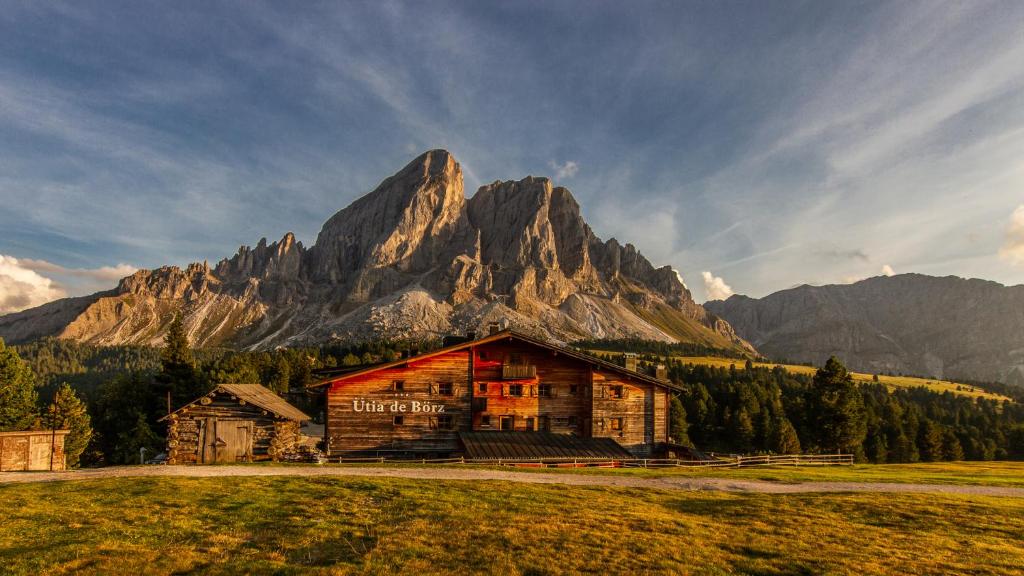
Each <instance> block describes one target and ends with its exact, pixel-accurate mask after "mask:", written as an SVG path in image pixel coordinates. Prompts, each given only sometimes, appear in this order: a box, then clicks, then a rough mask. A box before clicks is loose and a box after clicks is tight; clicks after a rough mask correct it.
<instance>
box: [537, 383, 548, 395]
mask: <svg viewBox="0 0 1024 576" xmlns="http://www.w3.org/2000/svg"><path fill="white" fill-rule="evenodd" d="M537 396H541V397H543V398H551V384H538V385H537Z"/></svg>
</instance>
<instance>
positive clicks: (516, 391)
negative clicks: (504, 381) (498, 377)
mask: <svg viewBox="0 0 1024 576" xmlns="http://www.w3.org/2000/svg"><path fill="white" fill-rule="evenodd" d="M508 395H509V396H522V395H523V385H522V384H509V385H508Z"/></svg>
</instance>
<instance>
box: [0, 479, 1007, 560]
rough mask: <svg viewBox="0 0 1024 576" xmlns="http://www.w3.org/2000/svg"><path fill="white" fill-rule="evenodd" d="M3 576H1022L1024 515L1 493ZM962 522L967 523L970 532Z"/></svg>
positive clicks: (690, 495)
mask: <svg viewBox="0 0 1024 576" xmlns="http://www.w3.org/2000/svg"><path fill="white" fill-rule="evenodd" d="M0 497H2V498H3V500H4V502H5V506H4V507H3V508H2V509H0V562H2V565H3V566H4V572H5V573H7V574H56V573H68V572H75V573H83V574H112V573H118V574H122V573H147V574H171V573H184V572H189V573H202V574H239V573H248V574H271V573H273V574H299V573H302V574H352V573H374V574H389V573H417V574H447V573H483V574H567V573H580V572H589V573H664V574H724V573H735V572H742V573H757V574H810V573H815V574H818V573H837V574H891V573H905V574H924V573H939V572H942V573H971V574H1007V575H1009V574H1016V573H1019V572H1018V570H1019V567H1020V566H1022V565H1024V499H1020V498H992V497H982V496H970V497H967V496H939V495H934V494H929V495H914V494H816V495H811V494H807V495H784V496H779V495H763V494H725V493H708V492H662V491H653V490H638V489H617V488H583V487H568V486H557V485H523V484H515V483H501V482H466V481H458V482H456V481H450V482H435V481H414V480H397V479H383V478H381V479H360V480H356V479H340V478H337V479H329V478H302V477H298V478H295V477H293V478H284V477H279V478H252V477H250V478H232V479H230V480H228V479H223V478H221V479H217V478H208V479H193V478H146V479H127V478H121V479H111V480H95V481H82V482H57V483H40V484H31V485H6V486H0ZM965 519H969V521H965Z"/></svg>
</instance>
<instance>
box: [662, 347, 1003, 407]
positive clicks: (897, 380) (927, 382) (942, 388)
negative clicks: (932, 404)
mask: <svg viewBox="0 0 1024 576" xmlns="http://www.w3.org/2000/svg"><path fill="white" fill-rule="evenodd" d="M676 358H677V359H678V360H681V361H682V362H683V363H684V364H700V365H704V366H716V367H719V368H728V367H729V366H730V365H735V366H736V367H737V368H743V365H744V363H745V362H746V361H745V360H737V359H735V358H720V357H717V356H677V357H676ZM754 366H757V367H760V368H769V369H771V368H774V367H776V366H781V367H782V368H784V369H785V370H786V371H787V372H790V373H792V374H807V375H810V376H813V375H814V373H815V372H817V370H818V369H817V368H814V367H811V366H802V365H799V364H773V363H771V362H754ZM850 374H851V375H853V379H854V381H857V382H872V381H873V375H871V374H864V373H861V372H851V373H850ZM878 382H879V383H880V384H885V385H886V386H888V387H890V388H913V387H917V386H923V387H925V388H928V389H931V390H934V391H936V392H940V393H941V392H952V393H953V394H960V395H962V396H971V397H974V398H979V397H980V398H989V399H991V400H1000V401H1002V400H1009V398H1007V397H1006V396H1003V395H1002V394H995V393H992V392H986V391H985V390H982V389H981V388H977V387H974V386H970V385H967V384H959V383H957V382H950V381H948V380H935V379H929V378H914V377H911V376H886V375H884V374H879V376H878ZM958 386H959V387H960V390H957V387H958Z"/></svg>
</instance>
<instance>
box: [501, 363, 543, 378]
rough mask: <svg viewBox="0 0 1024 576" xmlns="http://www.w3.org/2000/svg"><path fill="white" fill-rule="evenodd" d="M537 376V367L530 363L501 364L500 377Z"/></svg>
mask: <svg viewBox="0 0 1024 576" xmlns="http://www.w3.org/2000/svg"><path fill="white" fill-rule="evenodd" d="M536 376H537V367H536V366H532V365H530V364H502V365H501V378H502V379H503V380H518V379H521V378H534V377H536Z"/></svg>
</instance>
